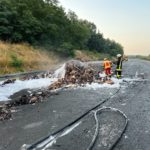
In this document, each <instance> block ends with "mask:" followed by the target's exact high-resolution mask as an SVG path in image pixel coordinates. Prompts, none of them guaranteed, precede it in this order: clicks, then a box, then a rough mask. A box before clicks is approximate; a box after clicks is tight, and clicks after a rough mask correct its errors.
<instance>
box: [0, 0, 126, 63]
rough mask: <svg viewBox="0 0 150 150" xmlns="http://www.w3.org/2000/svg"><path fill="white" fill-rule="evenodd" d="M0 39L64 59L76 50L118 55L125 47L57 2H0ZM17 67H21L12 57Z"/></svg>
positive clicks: (26, 0)
mask: <svg viewBox="0 0 150 150" xmlns="http://www.w3.org/2000/svg"><path fill="white" fill-rule="evenodd" d="M0 40H2V41H9V42H11V43H20V42H25V43H29V44H31V45H33V46H38V47H44V48H46V49H47V50H49V51H55V52H58V53H59V54H61V55H63V56H67V57H68V56H71V57H74V56H75V54H74V49H80V50H88V51H91V52H98V53H106V54H109V55H111V56H115V55H116V54H117V53H123V47H122V46H121V45H120V44H119V43H117V42H115V41H113V40H110V39H105V38H104V37H103V34H102V33H100V32H98V29H97V27H96V25H95V24H94V23H91V22H89V21H87V20H81V19H79V18H78V16H77V15H76V14H75V13H74V12H72V11H69V12H68V13H66V12H65V10H64V8H63V7H62V6H60V5H59V2H58V1H57V0H0ZM13 61H14V62H15V63H13V64H14V65H17V66H18V65H22V64H21V62H20V60H18V59H17V58H15V59H14V58H13Z"/></svg>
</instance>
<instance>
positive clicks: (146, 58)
mask: <svg viewBox="0 0 150 150" xmlns="http://www.w3.org/2000/svg"><path fill="white" fill-rule="evenodd" d="M135 58H139V59H144V60H148V61H150V55H149V56H142V55H136V56H135Z"/></svg>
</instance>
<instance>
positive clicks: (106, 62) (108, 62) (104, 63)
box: [103, 60, 112, 69]
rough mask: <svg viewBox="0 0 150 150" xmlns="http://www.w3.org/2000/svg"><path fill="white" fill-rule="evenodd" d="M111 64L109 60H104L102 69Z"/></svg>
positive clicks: (109, 66)
mask: <svg viewBox="0 0 150 150" xmlns="http://www.w3.org/2000/svg"><path fill="white" fill-rule="evenodd" d="M111 65H112V63H111V61H109V60H105V61H104V62H103V66H104V69H107V68H111Z"/></svg>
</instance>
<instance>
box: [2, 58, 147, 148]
mask: <svg viewBox="0 0 150 150" xmlns="http://www.w3.org/2000/svg"><path fill="white" fill-rule="evenodd" d="M123 74H124V78H127V77H129V78H134V77H135V75H139V76H140V77H142V78H144V79H142V80H140V81H137V80H136V81H132V82H130V81H128V82H124V83H123V84H122V85H121V89H120V91H119V92H118V93H117V94H115V95H113V94H114V93H116V91H118V89H105V88H102V89H98V90H85V89H70V90H64V91H61V92H59V94H58V95H54V96H51V97H49V98H48V99H47V100H46V101H44V102H43V103H38V104H36V105H25V106H20V107H17V108H16V109H17V112H14V113H13V118H12V120H8V121H4V122H0V150H19V149H20V148H21V146H22V145H23V144H32V143H35V142H36V141H38V140H39V139H41V138H43V137H45V136H47V135H49V134H50V133H54V132H55V131H57V130H58V129H60V128H62V127H64V126H65V125H67V124H69V123H70V122H71V121H73V120H75V119H76V118H77V117H79V116H81V115H82V114H84V113H85V112H86V111H87V110H89V109H90V108H92V107H94V106H96V105H97V104H98V103H100V102H101V101H103V100H105V99H107V98H109V97H110V96H112V97H111V98H110V99H109V100H108V101H107V102H106V103H104V104H103V105H102V106H101V107H104V106H106V107H113V108H116V109H119V110H121V111H122V112H123V113H125V114H126V116H127V117H128V120H129V123H128V126H127V129H126V131H125V133H124V135H123V136H122V138H121V140H120V141H119V142H118V144H117V145H116V146H115V148H114V150H150V142H149V139H150V92H149V91H150V62H148V61H144V60H136V59H132V60H129V61H128V62H125V63H124V69H123ZM101 107H100V108H101ZM98 119H99V121H100V122H101V128H100V129H99V131H102V132H101V133H103V131H106V130H110V129H111V131H113V133H114V134H113V136H110V133H112V132H107V133H108V134H105V133H106V132H105V133H104V134H103V135H105V138H104V137H103V136H102V134H99V139H98V140H97V141H96V144H95V147H94V148H93V149H100V148H99V147H100V146H101V145H102V146H103V147H101V149H103V150H107V149H109V147H110V146H111V144H113V142H114V141H113V140H114V139H115V138H117V136H118V135H119V134H120V132H119V131H121V129H122V126H123V124H124V120H123V119H122V118H121V117H120V116H118V114H115V113H114V112H112V113H111V112H105V113H104V114H101V115H99V117H98ZM114 120H115V121H114ZM108 122H109V124H108ZM111 124H112V126H111ZM104 125H105V126H104ZM103 126H104V127H105V128H102V127H103ZM106 127H109V128H107V129H106ZM94 131H95V121H94V118H93V115H92V114H89V115H87V116H86V117H85V118H84V119H83V120H82V123H81V125H79V126H78V127H77V128H75V129H74V130H73V131H72V132H70V133H69V134H68V135H66V136H63V137H61V138H60V139H58V141H57V142H56V143H55V144H54V145H53V146H52V148H53V149H59V150H76V149H79V150H82V149H86V148H87V147H88V145H89V144H90V142H91V140H92V137H93V135H94ZM106 139H107V140H106ZM102 141H103V142H102Z"/></svg>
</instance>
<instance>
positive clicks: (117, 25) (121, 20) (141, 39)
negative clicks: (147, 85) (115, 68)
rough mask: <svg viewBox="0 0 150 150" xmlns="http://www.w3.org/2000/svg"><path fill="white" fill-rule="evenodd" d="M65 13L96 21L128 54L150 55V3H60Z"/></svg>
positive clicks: (149, 0)
mask: <svg viewBox="0 0 150 150" xmlns="http://www.w3.org/2000/svg"><path fill="white" fill-rule="evenodd" d="M59 2H60V5H62V6H63V7H64V9H65V10H66V12H67V11H68V10H69V9H70V10H72V11H74V12H75V13H76V14H77V16H78V17H79V18H80V19H86V20H88V21H90V22H93V23H94V24H95V25H96V26H97V28H98V30H99V31H100V32H101V33H103V35H104V38H109V39H111V40H115V41H116V42H118V43H120V44H121V45H122V46H123V47H124V51H125V54H127V55H149V54H150V0H59Z"/></svg>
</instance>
